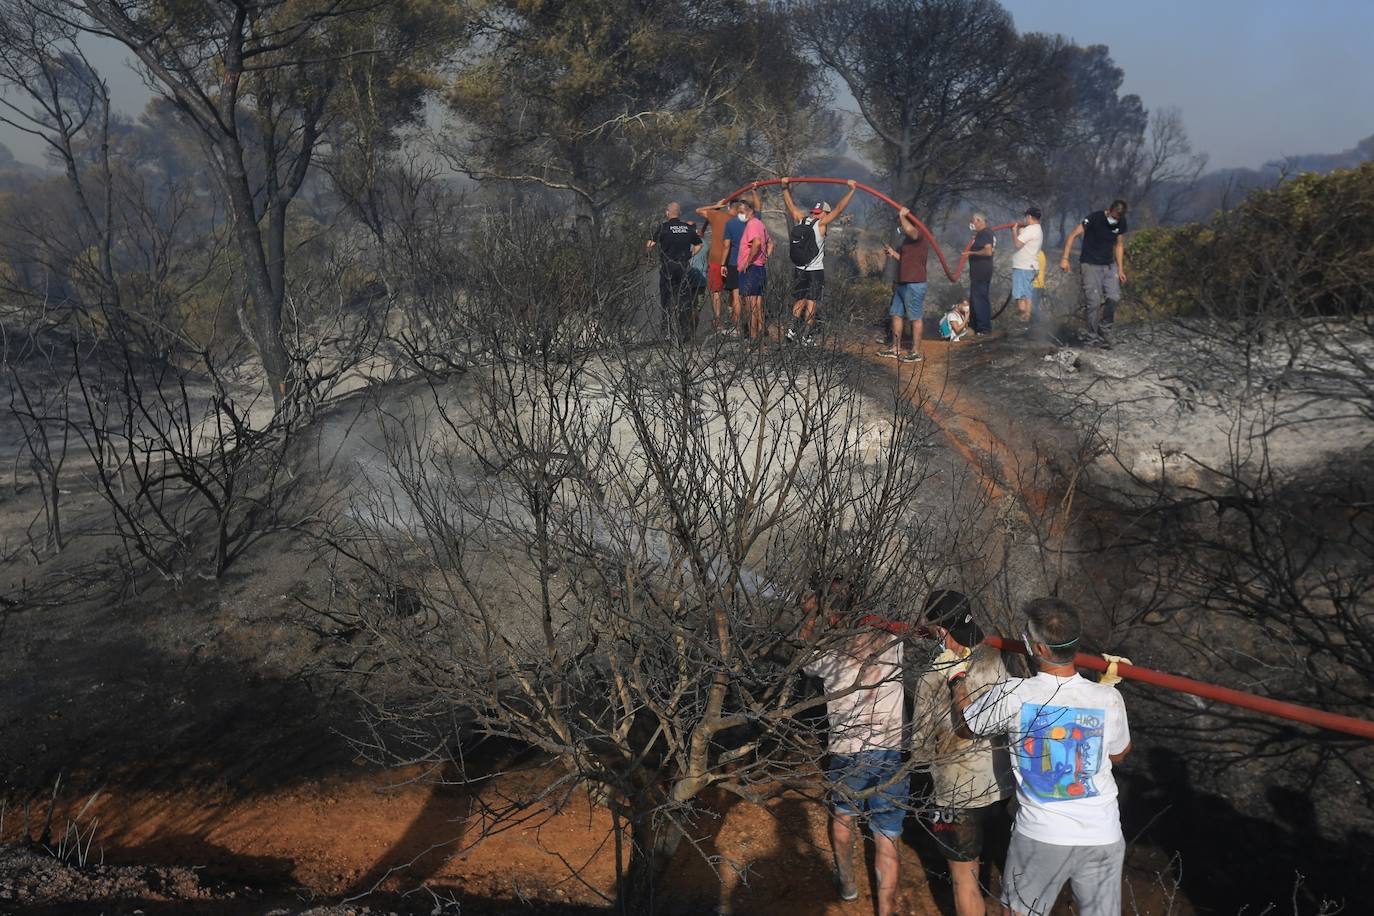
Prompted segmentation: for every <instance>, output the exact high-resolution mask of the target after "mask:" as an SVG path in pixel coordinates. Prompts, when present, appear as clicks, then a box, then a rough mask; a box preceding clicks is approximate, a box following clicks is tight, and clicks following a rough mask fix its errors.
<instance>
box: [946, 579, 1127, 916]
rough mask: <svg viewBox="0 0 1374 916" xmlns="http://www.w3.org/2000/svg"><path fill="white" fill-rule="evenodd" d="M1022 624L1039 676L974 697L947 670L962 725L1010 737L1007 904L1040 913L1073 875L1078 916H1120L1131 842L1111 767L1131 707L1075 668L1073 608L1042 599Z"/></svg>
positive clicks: (1122, 746) (964, 729)
mask: <svg viewBox="0 0 1374 916" xmlns="http://www.w3.org/2000/svg"><path fill="white" fill-rule="evenodd" d="M1026 621H1027V622H1026V627H1025V630H1024V633H1023V636H1022V638H1023V639H1024V640H1025V643H1026V648H1027V650H1028V651H1029V653H1030V657H1031V659H1032V663H1033V664H1034V666H1035V668H1036V674H1035V676H1034V677H1029V678H1011V679H1008V680H1007V681H1004V682H1003V683H1002V684H1000V685H998V686H996V687H993V688H992V689H990V690H988V691H986V692H985V693H982V694H980V695H979V696H977V697H976V698H973V697H971V696H970V694H969V690H968V688H967V685H966V684H965V683H964V678H962V677H961V676H960V675H959V673H958V672H957V670H955V671H951V673H950V675H949V676H950V678H951V682H950V690H951V694H952V697H951V699H952V701H953V706H954V710H953V720H954V724H955V728H956V730H957V731H958V732H959V733H960V734H961V735H963V736H965V737H968V738H972V737H975V736H980V735H995V734H999V733H1002V732H1006V733H1007V737H1008V738H1009V739H1010V741H1009V743H1010V746H1011V758H1012V775H1013V776H1014V777H1015V778H1016V797H1017V801H1018V803H1019V807H1018V810H1017V813H1016V823H1015V826H1014V827H1013V828H1012V838H1011V846H1010V849H1009V850H1008V852H1007V862H1006V865H1005V867H1004V868H1003V869H1002V902H1003V904H1005V905H1006V907H1007V908H1008V909H1009V910H1011V911H1012V912H1014V913H1018V914H1022V916H1044V914H1047V913H1049V911H1050V909H1051V908H1052V907H1053V906H1054V902H1055V899H1056V898H1057V897H1058V896H1059V891H1060V889H1061V888H1063V886H1064V883H1065V882H1066V881H1067V882H1068V883H1069V885H1070V886H1071V887H1072V889H1073V896H1074V900H1075V902H1076V903H1077V905H1078V913H1079V914H1080V916H1107V914H1111V916H1117V914H1119V913H1120V912H1121V870H1122V863H1123V860H1124V858H1125V853H1126V841H1125V839H1124V837H1123V835H1122V832H1121V814H1120V811H1119V809H1118V807H1117V789H1116V781H1115V779H1114V778H1113V776H1112V767H1113V765H1115V764H1118V763H1120V762H1121V760H1122V759H1123V758H1124V757H1125V756H1126V754H1127V753H1128V752H1129V751H1130V749H1131V732H1130V726H1129V725H1128V724H1127V722H1126V704H1125V703H1124V702H1123V701H1122V699H1121V694H1120V693H1118V692H1117V690H1116V688H1115V687H1111V686H1107V685H1106V684H1104V683H1097V682H1094V681H1089V680H1087V679H1086V678H1083V677H1081V676H1079V674H1078V671H1077V670H1076V669H1075V668H1074V655H1075V654H1076V652H1077V649H1078V643H1079V635H1080V621H1079V615H1078V611H1077V609H1076V608H1074V607H1073V606H1072V605H1070V604H1069V603H1068V602H1066V601H1062V600H1060V599H1058V598H1040V599H1037V600H1035V601H1032V602H1030V604H1028V605H1027V606H1026ZM1110 673H1112V674H1113V675H1114V674H1115V672H1114V671H1112V672H1110Z"/></svg>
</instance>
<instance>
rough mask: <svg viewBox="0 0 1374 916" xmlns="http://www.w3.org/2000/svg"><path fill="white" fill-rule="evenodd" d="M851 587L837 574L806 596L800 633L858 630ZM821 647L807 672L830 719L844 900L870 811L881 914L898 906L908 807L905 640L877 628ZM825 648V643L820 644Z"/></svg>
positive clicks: (850, 895) (833, 813) (833, 840)
mask: <svg viewBox="0 0 1374 916" xmlns="http://www.w3.org/2000/svg"><path fill="white" fill-rule="evenodd" d="M849 604H850V600H849V589H848V585H847V584H846V583H845V582H844V580H842V579H835V580H832V581H831V582H830V583H829V585H828V587H827V588H826V589H825V594H824V595H823V596H817V595H815V594H812V595H809V596H808V597H807V598H806V599H804V601H803V604H802V607H803V610H804V611H805V612H806V615H807V622H806V623H805V624H804V625H803V627H802V631H801V636H802V638H803V639H808V640H809V639H811V638H812V634H813V632H814V631H815V628H816V626H817V623H818V622H825V623H830V624H831V625H832V626H836V627H840V626H843V627H846V628H856V627H857V626H858V623H857V621H858V618H859V616H860V615H858V614H856V613H849V612H847V611H846V609H847V607H848V605H849ZM827 642H829V643H830V644H831V645H830V646H826V647H825V648H822V649H821V651H819V652H818V653H817V655H816V656H815V658H813V659H812V660H811V661H810V662H808V663H807V664H806V665H805V666H804V668H803V670H804V671H805V672H806V673H807V674H809V675H811V676H812V677H816V678H820V679H821V681H822V682H823V684H824V687H825V696H826V704H825V706H826V716H827V718H828V720H829V726H830V728H829V742H828V748H827V749H828V751H829V754H830V763H829V766H828V767H827V773H826V775H827V781H828V782H829V785H830V844H831V849H832V851H833V854H834V860H835V883H836V885H837V886H838V888H839V892H840V899H842V900H854V899H857V898H858V896H859V889H858V884H857V881H856V877H855V876H856V869H855V861H854V841H855V839H856V838H857V836H858V830H857V825H856V818H857V817H858V816H859V815H860V814H866V816H867V820H868V826H869V829H870V830H871V831H872V833H873V849H874V871H875V872H876V874H877V878H878V882H877V883H878V888H877V894H876V895H875V896H876V897H877V898H878V916H890V914H892V913H894V912H895V909H894V907H895V906H896V899H897V866H898V859H897V840H898V839H899V838H900V837H901V835H902V821H903V819H904V818H905V817H906V811H907V809H908V808H909V807H910V784H909V783H910V780H909V774H908V771H907V769H906V768H905V767H904V766H903V765H902V736H903V721H902V717H903V699H904V694H903V690H902V641H901V639H900V638H899V637H896V636H894V635H892V634H891V633H888V632H884V631H883V630H880V629H872V630H864V631H860V632H858V633H856V634H855V635H852V636H848V637H846V638H844V639H842V640H840V641H839V642H838V644H836V641H835V640H828V641H827ZM822 646H825V643H822Z"/></svg>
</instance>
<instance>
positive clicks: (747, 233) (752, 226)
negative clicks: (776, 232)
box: [735, 216, 768, 273]
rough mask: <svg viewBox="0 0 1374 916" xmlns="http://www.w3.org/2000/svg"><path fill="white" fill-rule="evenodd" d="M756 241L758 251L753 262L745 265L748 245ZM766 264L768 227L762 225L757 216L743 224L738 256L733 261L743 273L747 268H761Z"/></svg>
mask: <svg viewBox="0 0 1374 916" xmlns="http://www.w3.org/2000/svg"><path fill="white" fill-rule="evenodd" d="M755 239H757V240H758V243H759V244H758V251H757V252H755V253H754V257H753V260H750V261H748V263H746V258H747V256H748V254H749V243H750V242H751V241H753V240H755ZM767 263H768V227H767V226H765V225H764V224H763V220H761V219H759V218H758V217H757V216H756V217H754V218H753V219H751V220H749V222H747V223H745V224H744V236H743V237H742V238H741V239H740V242H739V255H738V257H737V258H736V260H735V266H736V267H738V268H739V270H740V273H743V272H744V270H745V268H747V267H762V266H763V265H764V264H767Z"/></svg>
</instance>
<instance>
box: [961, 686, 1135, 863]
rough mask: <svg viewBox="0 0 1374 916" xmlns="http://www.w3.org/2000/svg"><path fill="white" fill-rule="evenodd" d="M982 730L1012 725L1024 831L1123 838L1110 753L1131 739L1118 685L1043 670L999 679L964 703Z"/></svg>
mask: <svg viewBox="0 0 1374 916" xmlns="http://www.w3.org/2000/svg"><path fill="white" fill-rule="evenodd" d="M964 721H965V722H967V723H968V727H969V729H970V730H971V731H973V732H974V733H975V734H979V735H995V734H997V733H999V732H1006V733H1007V738H1008V744H1009V745H1010V748H1011V763H1012V774H1013V775H1014V776H1015V777H1016V797H1017V801H1018V802H1019V803H1020V810H1019V811H1018V812H1017V815H1016V832H1017V833H1018V834H1021V835H1023V836H1025V837H1027V838H1028V839H1032V840H1038V841H1039V842H1042V843H1050V844H1053V845H1056V846H1106V845H1109V844H1111V843H1115V842H1117V841H1118V840H1120V839H1121V838H1122V834H1121V814H1120V811H1119V810H1118V807H1117V801H1116V796H1117V791H1116V780H1115V779H1114V778H1113V777H1112V761H1111V758H1110V756H1109V755H1111V754H1120V753H1122V752H1123V751H1125V750H1126V748H1128V747H1129V746H1130V744H1131V732H1130V727H1129V726H1128V725H1127V723H1126V704H1125V703H1124V702H1123V701H1122V699H1121V694H1120V693H1119V692H1118V691H1117V689H1116V688H1115V687H1104V686H1102V685H1101V684H1098V683H1094V682H1093V681H1089V680H1087V679H1085V678H1082V677H1079V676H1078V675H1076V674H1075V675H1074V676H1073V677H1055V676H1054V675H1052V674H1037V675H1036V676H1035V677H1033V678H1025V679H1021V678H1012V679H1010V680H1007V681H1005V682H1003V683H1002V684H1000V685H997V686H994V687H992V688H991V689H990V690H988V691H987V692H986V693H984V694H983V695H982V696H980V697H978V698H977V699H975V700H974V701H973V702H972V703H970V704H969V706H968V708H967V709H965V710H964Z"/></svg>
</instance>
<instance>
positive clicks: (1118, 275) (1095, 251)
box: [1059, 200, 1126, 348]
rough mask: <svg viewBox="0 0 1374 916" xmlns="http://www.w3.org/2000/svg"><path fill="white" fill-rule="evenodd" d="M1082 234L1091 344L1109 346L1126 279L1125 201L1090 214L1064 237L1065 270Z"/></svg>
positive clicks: (1082, 269) (1062, 264) (1080, 261)
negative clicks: (1074, 245) (1118, 303)
mask: <svg viewBox="0 0 1374 916" xmlns="http://www.w3.org/2000/svg"><path fill="white" fill-rule="evenodd" d="M1080 235H1081V236H1082V237H1083V250H1082V251H1081V252H1079V255H1078V269H1079V273H1080V274H1081V275H1082V280H1083V298H1084V300H1085V303H1086V305H1087V307H1088V343H1090V344H1092V345H1094V346H1098V347H1107V348H1110V347H1111V345H1112V342H1111V339H1110V338H1109V337H1108V336H1107V335H1108V333H1109V332H1110V331H1111V329H1112V321H1113V320H1114V319H1115V318H1116V304H1117V302H1118V301H1120V299H1121V285H1122V284H1123V283H1125V282H1126V201H1124V200H1114V201H1112V205H1111V206H1110V207H1108V208H1107V209H1105V210H1095V211H1094V212H1092V213H1089V214H1088V215H1087V216H1085V217H1083V221H1082V222H1081V223H1079V224H1078V226H1077V227H1076V228H1075V229H1074V230H1073V232H1070V233H1069V237H1068V238H1067V239H1065V240H1064V257H1063V258H1061V259H1060V261H1059V266H1060V267H1061V268H1062V269H1063V270H1064V271H1066V272H1068V271H1069V253H1070V252H1071V251H1073V243H1074V239H1076V238H1078V237H1079V236H1080ZM1099 308H1100V309H1101V317H1100V318H1099V315H1098V309H1099Z"/></svg>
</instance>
